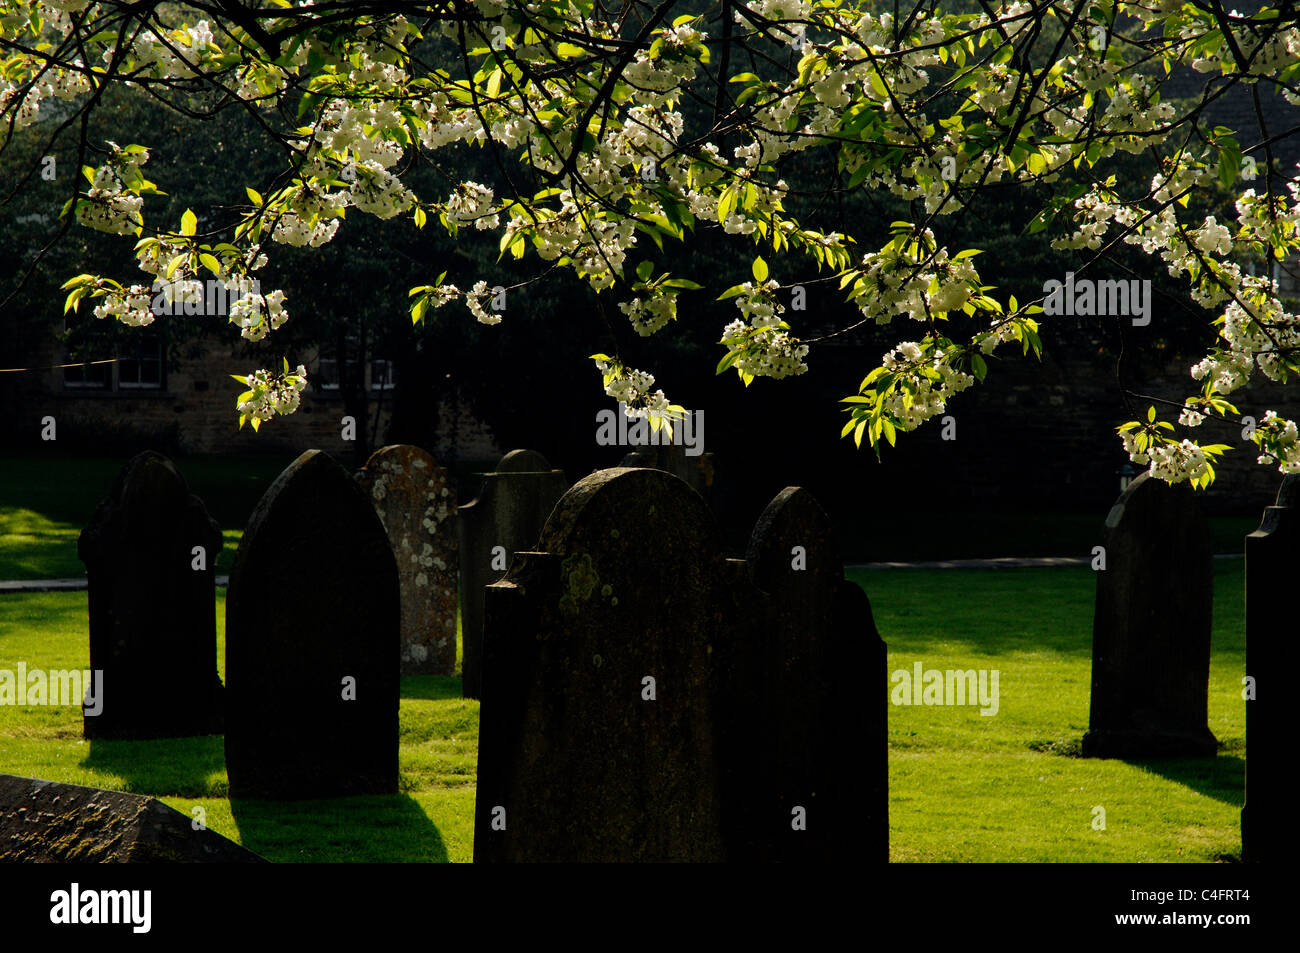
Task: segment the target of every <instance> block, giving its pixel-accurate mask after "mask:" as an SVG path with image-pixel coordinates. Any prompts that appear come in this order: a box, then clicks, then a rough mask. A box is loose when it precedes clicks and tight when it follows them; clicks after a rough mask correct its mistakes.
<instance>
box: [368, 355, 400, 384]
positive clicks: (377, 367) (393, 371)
mask: <svg viewBox="0 0 1300 953" xmlns="http://www.w3.org/2000/svg"><path fill="white" fill-rule="evenodd" d="M396 385H397V364H396V363H395V362H393V361H371V362H370V389H371V390H392V389H393V388H394V387H395V386H396Z"/></svg>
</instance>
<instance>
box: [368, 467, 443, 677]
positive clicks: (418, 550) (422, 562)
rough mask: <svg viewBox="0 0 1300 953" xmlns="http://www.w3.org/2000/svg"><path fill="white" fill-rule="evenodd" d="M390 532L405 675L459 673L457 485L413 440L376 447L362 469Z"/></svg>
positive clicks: (385, 526)
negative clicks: (396, 579)
mask: <svg viewBox="0 0 1300 953" xmlns="http://www.w3.org/2000/svg"><path fill="white" fill-rule="evenodd" d="M357 480H358V482H360V484H361V486H362V487H363V488H364V489H365V491H366V493H367V494H368V495H369V497H370V500H371V502H372V503H374V505H375V510H376V511H377V512H378V513H379V519H380V521H381V522H382V523H383V524H384V529H385V530H386V531H387V533H388V541H389V543H390V545H391V546H392V549H393V556H394V557H395V558H396V560H397V577H398V581H399V584H400V588H401V594H402V624H401V628H402V674H403V675H453V674H455V672H456V586H457V580H456V570H457V565H458V563H459V560H458V559H457V554H456V546H457V542H456V535H457V534H456V528H455V526H454V517H455V516H456V488H455V486H454V485H452V484H451V482H450V481H449V480H448V479H447V474H446V473H444V472H443V469H442V468H441V467H440V466H438V463H437V461H436V460H434V458H433V457H432V456H430V455H429V454H428V453H426V452H425V451H424V450H421V449H420V448H419V447H413V446H410V445H408V444H396V445H394V446H390V447H384V448H382V449H380V450H376V451H375V452H374V453H373V454H372V455H371V457H370V459H369V460H367V461H366V465H365V468H364V469H362V470H360V471H358V473H357Z"/></svg>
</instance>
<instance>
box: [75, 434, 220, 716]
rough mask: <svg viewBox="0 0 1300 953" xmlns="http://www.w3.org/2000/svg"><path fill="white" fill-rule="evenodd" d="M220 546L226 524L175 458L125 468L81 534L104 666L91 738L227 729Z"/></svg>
mask: <svg viewBox="0 0 1300 953" xmlns="http://www.w3.org/2000/svg"><path fill="white" fill-rule="evenodd" d="M220 552H221V531H220V530H219V529H218V528H217V524H216V523H215V522H214V521H213V520H212V519H211V518H209V516H208V513H207V510H206V509H204V506H203V503H202V502H201V501H200V500H199V498H198V497H196V496H192V495H191V494H190V492H189V489H188V488H187V487H186V485H185V481H184V480H183V479H182V478H181V475H180V474H179V473H178V472H177V470H176V467H175V465H174V464H173V463H172V462H171V461H170V460H168V459H167V458H166V457H164V456H162V455H161V454H159V453H154V452H153V451H146V452H144V453H141V454H139V455H137V456H136V457H134V458H132V459H131V461H130V462H129V463H127V465H126V466H125V467H123V468H122V471H121V472H120V473H119V474H118V476H117V479H116V480H115V481H114V483H113V487H112V489H111V491H110V492H109V495H108V497H107V498H106V499H105V500H104V501H103V502H101V503H100V504H99V508H98V509H97V510H96V511H95V514H94V516H93V517H92V518H91V520H90V523H89V525H87V526H86V528H85V529H84V530H82V532H81V536H80V538H79V539H78V540H77V554H78V555H79V556H80V557H81V560H82V562H84V563H85V564H86V579H87V584H88V589H89V592H88V600H89V606H90V668H91V671H92V672H102V673H103V674H102V682H101V683H100V684H101V686H102V696H103V697H102V698H99V699H96V700H95V704H94V705H92V706H83V713H84V716H85V717H84V726H85V728H84V731H85V736H86V737H87V738H166V737H179V736H185V735H204V734H215V733H219V732H220V731H221V725H222V699H221V681H220V679H219V678H218V677H217V628H216V625H217V622H216V602H215V598H216V593H215V588H214V586H215V576H214V574H213V573H214V568H215V565H216V561H217V556H218V555H219V554H220ZM96 677H97V676H93V675H92V678H96ZM97 709H98V713H97V714H96V713H95V712H96V710H97Z"/></svg>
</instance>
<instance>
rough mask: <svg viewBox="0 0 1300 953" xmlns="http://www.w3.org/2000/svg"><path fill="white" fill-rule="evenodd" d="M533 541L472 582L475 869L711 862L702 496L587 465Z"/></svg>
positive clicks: (711, 626)
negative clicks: (479, 647)
mask: <svg viewBox="0 0 1300 953" xmlns="http://www.w3.org/2000/svg"><path fill="white" fill-rule="evenodd" d="M538 548H539V550H541V551H540V552H525V553H518V554H516V556H515V559H514V562H513V563H512V565H511V568H510V571H509V573H508V574H507V575H506V578H505V579H503V580H501V581H500V582H497V583H494V584H493V585H491V586H489V587H488V588H487V596H486V600H485V612H486V615H485V628H484V658H483V693H482V707H481V708H480V721H479V760H478V772H479V773H478V790H477V799H476V806H475V836H474V859H475V861H476V862H484V861H593V862H609V861H686V860H723V859H725V851H724V846H723V841H722V832H721V825H720V815H719V811H720V807H721V803H720V799H719V789H718V778H719V770H718V765H717V759H716V755H715V752H714V745H713V711H712V697H711V696H712V685H711V680H712V674H711V659H710V653H711V649H712V645H711V643H712V641H713V639H714V638H715V637H716V636H717V635H719V634H724V631H723V620H722V618H721V616H720V613H719V612H718V608H717V606H716V604H715V602H716V589H717V586H718V578H717V576H718V573H719V571H720V566H721V556H720V553H719V544H718V540H717V534H716V531H715V529H714V527H713V521H712V519H711V517H710V515H709V512H708V509H707V508H706V507H705V505H704V502H703V500H701V499H700V498H699V496H698V495H697V494H696V493H694V492H692V491H691V490H690V488H689V487H687V486H686V485H685V484H684V483H682V482H681V481H680V480H678V479H676V478H674V477H672V476H670V475H668V474H666V473H661V472H659V471H657V470H631V469H623V468H618V469H612V470H601V471H598V472H596V473H593V474H591V475H590V476H588V477H586V478H584V479H582V480H580V481H579V482H578V483H576V484H574V486H573V487H572V488H571V489H570V490H569V491H568V492H567V493H566V494H564V496H563V497H561V498H560V501H559V502H558V503H557V504H556V505H555V509H554V511H552V513H551V516H550V519H548V520H547V521H546V527H545V529H544V530H543V531H542V535H541V539H540V540H539V542H538ZM646 678H653V679H654V682H653V691H654V696H655V697H654V700H650V699H649V698H647V697H645V696H646V694H647V692H648V691H649V689H650V687H651V683H647V682H645V681H644V680H645V679H646ZM503 827H504V829H502V828H503Z"/></svg>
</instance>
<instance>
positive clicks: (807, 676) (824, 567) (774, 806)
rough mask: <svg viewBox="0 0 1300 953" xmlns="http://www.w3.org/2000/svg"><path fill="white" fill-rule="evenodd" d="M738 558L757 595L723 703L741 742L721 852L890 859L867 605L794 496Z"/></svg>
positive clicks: (798, 494)
mask: <svg viewBox="0 0 1300 953" xmlns="http://www.w3.org/2000/svg"><path fill="white" fill-rule="evenodd" d="M746 561H747V563H748V567H747V568H748V574H749V577H750V579H751V580H752V583H753V584H754V586H756V587H757V590H758V592H757V593H755V594H753V595H751V596H747V597H746V599H745V603H746V605H748V606H749V607H750V610H751V620H752V621H751V623H750V624H749V625H748V626H747V627H746V629H745V630H744V631H743V632H741V633H740V634H739V635H738V637H737V638H736V639H735V641H734V642H733V643H732V645H731V653H732V658H731V664H732V665H733V666H735V668H734V670H733V671H732V672H731V673H730V675H731V678H730V684H731V685H732V692H733V695H732V698H731V703H730V704H727V705H723V706H719V712H720V714H721V715H722V716H723V717H724V718H727V717H729V718H730V721H731V723H730V724H727V725H726V726H725V731H724V732H723V736H724V738H725V739H728V740H730V741H733V742H734V743H735V745H736V748H735V749H734V750H731V751H729V752H727V756H726V758H725V762H726V763H727V764H728V765H729V766H731V767H732V768H733V769H734V770H731V771H729V772H728V778H727V781H728V783H727V784H726V785H725V786H724V815H725V816H726V818H727V822H728V841H729V844H730V845H731V850H730V851H729V856H730V858H731V859H734V860H747V861H789V862H799V861H802V862H826V861H833V860H837V859H851V858H854V857H857V858H869V859H872V860H878V861H887V860H888V857H889V839H888V838H889V826H888V794H887V790H888V787H887V779H888V764H887V757H888V755H887V747H888V741H887V715H888V712H887V699H886V693H885V692H884V691H883V690H880V691H878V693H877V694H876V695H875V696H872V695H871V692H870V687H871V686H876V685H878V684H883V683H882V682H880V680H879V678H878V676H881V675H883V674H884V673H885V671H886V660H885V644H884V642H882V641H881V639H880V636H879V634H878V633H877V631H876V628H875V624H874V622H873V619H872V614H871V604H870V602H869V601H868V599H867V597H866V594H865V593H863V592H862V590H861V589H860V588H859V587H858V586H857V585H856V584H854V583H852V582H849V581H847V580H846V579H845V578H844V570H843V563H842V561H841V559H840V555H839V548H838V546H837V544H836V541H835V538H834V533H833V531H832V529H831V521H830V518H829V517H828V516H827V515H826V512H825V511H824V510H823V509H822V508H821V506H820V505H819V504H818V503H817V501H816V499H814V498H813V496H812V494H811V493H809V492H808V491H807V490H805V489H803V488H800V487H787V488H786V489H784V490H782V491H781V492H780V493H779V494H778V495H777V496H776V498H775V499H773V500H772V502H771V503H770V504H769V505H768V506H767V508H766V509H765V510H764V511H763V513H762V514H761V515H760V516H759V519H758V522H757V523H756V525H755V527H754V532H753V535H752V537H751V540H750V545H749V550H748V553H747V555H746ZM846 751H852V752H853V755H852V756H849V757H846V756H845V754H846ZM850 818H851V819H852V821H851V822H850V820H849V819H850Z"/></svg>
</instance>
